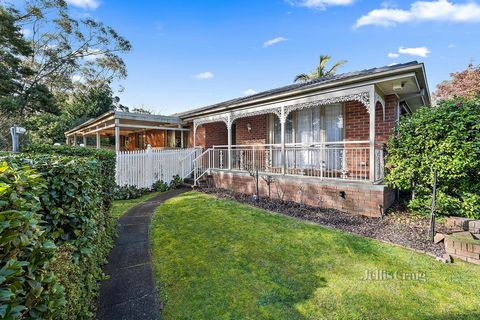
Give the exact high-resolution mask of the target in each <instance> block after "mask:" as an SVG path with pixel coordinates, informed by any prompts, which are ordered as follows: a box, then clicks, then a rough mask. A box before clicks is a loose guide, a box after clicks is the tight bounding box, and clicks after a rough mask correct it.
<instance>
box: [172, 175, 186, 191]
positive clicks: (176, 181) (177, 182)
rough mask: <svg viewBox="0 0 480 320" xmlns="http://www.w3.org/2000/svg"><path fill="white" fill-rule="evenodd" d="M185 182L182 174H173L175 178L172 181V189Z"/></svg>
mask: <svg viewBox="0 0 480 320" xmlns="http://www.w3.org/2000/svg"><path fill="white" fill-rule="evenodd" d="M182 183H183V179H182V178H180V176H179V175H178V174H177V175H174V176H173V179H172V181H170V185H169V187H170V189H176V188H178V187H179V186H180V185H181V184H182Z"/></svg>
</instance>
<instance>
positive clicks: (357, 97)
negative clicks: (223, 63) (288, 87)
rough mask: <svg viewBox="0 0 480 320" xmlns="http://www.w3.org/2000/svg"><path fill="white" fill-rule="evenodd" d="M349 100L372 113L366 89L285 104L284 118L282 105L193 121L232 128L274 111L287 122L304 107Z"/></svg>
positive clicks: (197, 123)
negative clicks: (236, 123) (238, 122)
mask: <svg viewBox="0 0 480 320" xmlns="http://www.w3.org/2000/svg"><path fill="white" fill-rule="evenodd" d="M375 99H376V100H375V101H380V102H381V103H383V105H385V102H384V100H383V99H382V97H380V96H379V95H378V94H375ZM347 101H358V102H360V103H361V104H363V105H364V106H365V107H366V108H367V112H368V113H370V92H369V91H364V92H359V93H353V94H347V95H343V96H339V97H333V98H325V99H319V100H315V101H311V102H305V103H297V104H292V105H288V106H285V110H284V114H283V118H282V109H281V107H274V108H270V109H261V110H256V111H248V109H247V110H243V111H239V112H238V111H237V112H236V113H232V114H220V115H217V116H213V117H208V118H202V119H196V120H194V121H193V125H194V128H195V129H196V128H197V127H198V126H200V125H203V124H206V123H212V122H219V121H222V122H224V123H225V124H226V125H227V129H228V130H230V129H231V124H232V123H233V121H235V120H236V119H239V118H246V117H252V116H257V115H263V114H269V113H273V114H275V115H276V116H277V117H278V118H279V119H280V121H281V122H285V120H286V119H287V117H288V115H289V114H290V113H291V112H292V111H295V110H302V109H308V108H314V107H317V106H324V105H328V104H334V103H340V102H347Z"/></svg>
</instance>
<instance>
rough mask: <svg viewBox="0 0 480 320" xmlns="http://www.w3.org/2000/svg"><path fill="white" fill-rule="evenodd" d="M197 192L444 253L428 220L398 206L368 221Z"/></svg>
mask: <svg viewBox="0 0 480 320" xmlns="http://www.w3.org/2000/svg"><path fill="white" fill-rule="evenodd" d="M199 191H201V192H204V193H207V194H210V195H213V196H215V197H217V198H220V199H228V200H235V201H238V202H240V203H244V204H249V205H252V206H255V207H258V208H261V209H265V210H269V211H273V212H277V213H280V214H284V215H287V216H290V217H295V218H299V219H302V220H307V221H311V222H314V223H318V224H320V225H323V226H328V227H332V228H335V229H339V230H342V231H347V232H349V233H352V234H356V235H360V236H364V237H368V238H372V239H377V240H381V241H385V242H389V243H392V244H396V245H400V246H403V247H407V248H410V249H414V250H416V251H421V252H425V253H427V254H430V255H433V256H437V257H442V256H443V255H444V254H445V247H444V245H443V243H439V244H433V243H432V242H431V241H430V240H429V237H428V233H429V228H430V227H429V225H430V222H429V218H428V217H424V216H416V215H412V214H410V213H407V212H405V211H404V210H402V208H401V207H400V206H399V205H398V204H397V205H396V206H394V207H393V208H391V209H390V210H389V211H388V212H387V214H386V215H385V216H384V217H383V218H369V217H364V216H356V215H352V214H348V213H345V212H342V211H339V210H335V209H326V208H318V207H311V206H307V205H302V204H299V203H296V202H292V201H283V200H280V199H270V198H267V197H261V198H260V199H259V200H258V201H257V202H255V201H253V199H252V196H251V195H246V194H243V193H238V192H233V191H230V190H225V189H217V188H201V189H199ZM437 231H438V232H446V228H445V226H444V225H443V224H441V223H437Z"/></svg>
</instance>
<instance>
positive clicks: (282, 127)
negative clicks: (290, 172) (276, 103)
mask: <svg viewBox="0 0 480 320" xmlns="http://www.w3.org/2000/svg"><path fill="white" fill-rule="evenodd" d="M286 118H287V117H286V116H285V107H283V106H282V108H281V112H280V136H281V138H280V143H281V147H280V149H281V150H280V152H281V164H282V174H285V171H286V170H285V168H286V164H285V162H286V156H285V121H286Z"/></svg>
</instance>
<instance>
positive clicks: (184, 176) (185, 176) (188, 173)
mask: <svg viewBox="0 0 480 320" xmlns="http://www.w3.org/2000/svg"><path fill="white" fill-rule="evenodd" d="M198 151H200V152H201V151H202V148H199V147H196V148H195V149H194V150H192V151H191V152H190V153H189V154H187V155H186V156H185V157H183V158H180V163H181V166H182V174H183V176H182V177H181V178H182V179H186V178H187V177H188V176H190V175H191V174H192V172H193V171H194V170H195V166H193V169H192V170H190V171H189V172H187V173H186V174H185V173H184V172H185V170H184V163H185V160H187V158H191V157H192V154H194V155H196V154H197V152H198ZM197 158H198V157H196V158H195V159H197ZM195 159H194V160H193V161H192V164H193V163H195Z"/></svg>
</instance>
